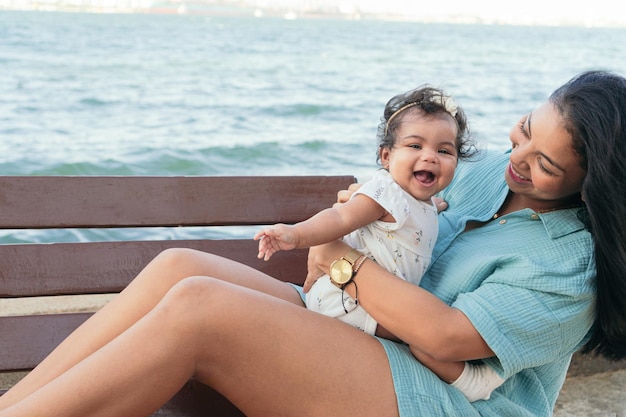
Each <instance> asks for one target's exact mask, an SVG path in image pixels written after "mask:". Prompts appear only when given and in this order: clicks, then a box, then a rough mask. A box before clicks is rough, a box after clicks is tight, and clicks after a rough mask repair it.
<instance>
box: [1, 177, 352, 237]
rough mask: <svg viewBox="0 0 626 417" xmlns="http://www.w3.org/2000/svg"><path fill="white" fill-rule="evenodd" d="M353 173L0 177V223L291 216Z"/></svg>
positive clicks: (302, 213)
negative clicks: (229, 175) (237, 175)
mask: <svg viewBox="0 0 626 417" xmlns="http://www.w3.org/2000/svg"><path fill="white" fill-rule="evenodd" d="M353 182H354V177H352V176H328V177H327V176H306V177H305V176H302V177H286V176H285V177H72V176H42V177H37V176H28V177H24V176H15V177H7V176H4V177H0V228H4V229H38V228H66V227H73V228H86V227H137V226H179V225H189V226H192V225H193V226H204V225H233V224H236V225H243V224H268V223H276V222H282V223H291V222H296V221H299V220H301V219H302V218H303V217H304V218H306V217H310V216H311V215H313V214H314V213H316V212H317V211H319V210H321V209H323V208H326V207H329V206H330V205H332V204H333V203H334V202H335V201H336V196H337V194H336V193H337V191H338V190H340V189H344V188H346V187H347V186H348V185H349V184H351V183H353Z"/></svg>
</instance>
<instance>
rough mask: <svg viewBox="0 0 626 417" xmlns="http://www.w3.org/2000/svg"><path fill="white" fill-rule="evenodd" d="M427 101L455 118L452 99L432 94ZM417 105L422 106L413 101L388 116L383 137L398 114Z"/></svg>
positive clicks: (455, 107)
mask: <svg viewBox="0 0 626 417" xmlns="http://www.w3.org/2000/svg"><path fill="white" fill-rule="evenodd" d="M428 101H429V102H431V103H438V104H441V105H442V106H443V107H444V108H445V109H446V111H447V112H448V113H450V115H451V116H452V118H456V113H457V110H458V106H457V105H456V103H455V102H454V100H453V99H452V97H450V96H446V95H444V94H439V93H437V94H433V95H432V96H431V97H430V98H429V99H428ZM418 104H422V101H414V102H412V103H409V104H405V105H404V106H402V107H400V108H399V109H398V110H396V111H395V112H393V114H392V115H391V116H389V119H387V123H386V124H385V136H387V130H388V129H389V124H390V123H391V121H392V120H393V119H394V118H395V117H396V116H397V115H398V114H400V113H402V112H403V111H405V110H406V109H408V108H409V107H413V106H417V105H418Z"/></svg>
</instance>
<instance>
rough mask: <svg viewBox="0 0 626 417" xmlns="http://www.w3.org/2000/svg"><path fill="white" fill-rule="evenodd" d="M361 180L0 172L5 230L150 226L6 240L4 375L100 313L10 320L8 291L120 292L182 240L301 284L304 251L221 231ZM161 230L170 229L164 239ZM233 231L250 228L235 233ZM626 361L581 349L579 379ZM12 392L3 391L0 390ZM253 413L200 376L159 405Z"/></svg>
mask: <svg viewBox="0 0 626 417" xmlns="http://www.w3.org/2000/svg"><path fill="white" fill-rule="evenodd" d="M354 181H355V178H354V177H352V176H330V177H329V176H310V177H305V176H302V177H54V176H53V177H34V176H33V177H19V176H4V177H2V176H0V229H27V230H31V229H32V230H37V229H63V230H66V229H68V230H73V229H89V230H91V229H95V230H96V231H98V232H102V231H103V230H104V229H110V228H123V230H127V229H126V228H139V229H137V230H138V232H137V233H134V234H132V236H133V239H132V240H124V241H119V240H118V241H112V240H110V239H109V240H107V241H91V242H63V243H48V242H46V243H31V242H29V243H4V244H0V374H1V373H13V372H15V371H28V370H30V369H32V368H33V367H34V366H36V365H37V363H39V362H40V361H41V360H42V359H43V358H44V357H45V356H46V355H47V354H48V353H49V352H50V351H51V350H52V349H53V348H54V347H55V346H56V345H57V344H58V343H59V342H60V341H61V340H63V339H64V338H65V337H66V336H67V335H68V334H69V333H70V332H71V331H72V330H73V329H75V328H76V327H77V326H78V325H79V324H80V323H82V322H83V321H84V320H86V319H87V318H88V317H89V315H90V314H91V313H84V312H67V313H63V314H45V315H44V314H42V315H22V316H11V317H2V316H4V314H2V313H3V312H2V310H1V308H2V304H1V302H2V301H3V300H2V299H21V300H24V299H28V298H31V297H42V296H58V295H70V296H74V295H84V294H108V293H116V292H119V291H120V290H122V289H123V288H124V287H125V286H126V285H127V284H128V283H129V282H130V280H131V279H132V278H133V277H134V276H135V275H136V274H137V273H138V272H139V271H140V270H141V269H142V268H143V266H144V265H145V264H146V263H147V262H148V261H149V260H150V259H152V258H153V257H154V256H156V255H157V254H158V253H159V252H161V251H162V250H164V249H166V248H171V247H190V248H196V249H200V250H204V251H208V252H212V253H216V254H219V255H223V256H226V257H229V258H232V259H236V260H238V261H240V262H244V263H246V264H249V265H251V266H253V267H255V268H258V269H260V270H262V271H264V272H266V273H268V274H270V275H272V276H274V277H276V278H279V279H281V280H284V281H292V282H298V283H301V282H302V280H303V278H304V276H305V271H306V251H305V250H298V251H289V252H279V253H277V254H276V255H274V256H273V257H272V259H271V261H270V262H263V261H260V260H258V259H257V258H256V253H257V242H254V241H253V240H252V239H251V237H252V235H253V232H252V231H250V232H249V233H248V232H246V231H244V232H242V233H229V232H228V231H224V230H221V231H219V233H218V232H215V230H214V226H226V227H227V226H251V225H252V226H253V225H263V224H273V223H276V222H283V223H292V222H297V221H300V220H303V219H306V218H308V217H310V216H311V215H313V214H314V213H316V212H317V211H319V210H321V209H323V208H325V207H328V206H330V205H332V204H333V203H334V202H335V199H336V192H337V191H338V190H340V189H345V188H346V187H347V186H348V185H349V184H351V183H353V182H354ZM162 228H165V229H162ZM169 228H174V229H169ZM187 230H191V232H190V233H189V234H190V235H193V237H192V238H185V239H182V240H181V239H176V240H168V239H167V237H169V236H171V235H172V234H175V233H173V232H172V231H176V232H181V231H183V232H184V231H187ZM104 231H105V232H107V231H108V230H104ZM46 233H49V232H46ZM159 234H161V235H163V236H165V238H162V239H154V238H153V237H154V236H155V235H159ZM179 234H180V233H179ZM183 234H184V233H183ZM105 235H108V234H105ZM233 235H240V236H242V237H241V238H230V237H228V238H224V236H233ZM81 236H82V235H81ZM137 236H139V237H141V236H147V237H149V238H150V239H151V240H140V239H139V238H138V237H137ZM196 236H197V238H196ZM211 236H214V237H213V238H211ZM4 241H6V239H4ZM624 367H626V361H621V362H619V363H610V362H608V361H604V360H601V359H594V360H591V359H589V358H584V357H582V356H579V355H576V356H575V357H574V361H573V362H572V367H571V368H570V376H575V375H587V374H591V373H595V372H599V371H604V370H607V369H615V368H624ZM5 391H6V390H0V394H2V393H3V392H5ZM242 415H243V414H242V413H241V412H240V411H239V410H237V409H236V408H235V407H234V406H233V405H232V404H230V403H229V402H228V401H227V400H226V399H224V398H223V397H222V396H220V395H219V394H218V393H216V392H215V391H213V390H211V389H210V388H208V387H206V386H204V385H202V384H200V383H198V382H196V381H190V382H189V383H188V384H187V385H186V386H185V387H184V388H183V389H182V390H181V391H180V392H179V393H178V394H177V395H176V396H175V397H174V398H173V399H172V400H171V401H170V402H169V403H168V404H166V405H165V406H164V407H163V408H161V409H160V410H159V411H157V412H156V413H155V414H154V416H162V417H166V416H169V417H175V416H181V417H182V416H185V417H195V416H204V417H207V416H220V417H231V416H233V417H234V416H242Z"/></svg>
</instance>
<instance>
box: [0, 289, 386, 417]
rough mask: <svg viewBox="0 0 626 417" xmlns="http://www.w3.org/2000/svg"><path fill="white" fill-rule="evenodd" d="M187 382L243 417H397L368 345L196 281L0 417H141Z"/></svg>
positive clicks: (333, 323)
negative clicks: (203, 386) (208, 389)
mask: <svg viewBox="0 0 626 417" xmlns="http://www.w3.org/2000/svg"><path fill="white" fill-rule="evenodd" d="M192 376H195V377H196V378H198V379H199V380H201V381H203V382H205V383H207V384H208V385H210V386H212V387H214V388H215V389H216V390H218V391H220V392H221V393H223V394H224V395H225V396H226V397H227V398H229V399H230V400H231V401H232V402H233V403H234V404H235V405H237V406H238V407H239V408H240V409H241V410H242V411H243V412H244V413H246V415H247V416H249V417H254V416H259V417H267V416H272V417H281V416H299V417H300V416H302V417H306V416H324V417H327V416H330V415H342V416H343V415H346V416H362V417H368V416H372V417H387V416H389V417H392V416H397V415H398V411H397V406H396V399H395V393H394V390H393V382H392V379H391V375H390V370H389V365H388V361H387V357H386V355H385V353H384V350H383V348H382V346H381V345H380V343H379V342H378V341H377V340H376V339H374V338H372V337H371V336H368V335H366V334H364V333H362V332H360V331H359V330H356V329H353V328H352V327H350V326H348V325H346V324H344V323H341V322H340V321H338V320H334V319H331V318H328V317H325V316H322V315H319V314H315V313H312V312H310V311H308V310H306V309H303V308H298V307H297V306H295V305H294V304H293V303H290V302H286V301H284V300H281V299H279V298H276V297H273V296H269V295H267V294H263V293H261V292H259V291H253V290H249V289H246V288H243V287H241V286H238V285H232V284H230V283H226V282H223V281H220V280H216V279H212V278H206V277H194V278H190V279H186V280H184V281H183V282H181V283H180V284H178V285H176V286H175V287H174V288H173V289H172V291H170V292H169V293H168V295H167V296H166V297H165V298H164V299H163V301H162V302H161V303H160V304H159V305H158V306H157V307H156V308H155V309H153V311H151V312H150V313H149V314H147V315H146V316H145V317H144V318H143V319H141V320H140V321H138V322H137V323H136V324H135V325H133V326H132V327H130V328H129V329H128V330H127V331H125V332H124V333H122V334H121V335H120V336H119V337H117V338H115V339H114V340H113V341H112V342H111V343H109V344H107V345H106V346H104V347H103V348H102V349H100V350H99V351H97V352H96V353H94V354H93V355H90V356H89V357H88V358H86V359H85V360H84V361H82V362H81V363H79V364H78V365H76V366H75V367H73V368H72V369H71V370H69V371H68V372H66V373H64V374H63V375H62V376H60V377H58V378H56V379H54V380H53V381H51V382H50V383H49V384H47V385H46V386H44V387H43V388H41V389H40V390H38V391H36V392H35V393H33V394H32V395H30V396H29V397H27V398H26V399H25V400H23V401H20V402H18V403H17V404H15V405H13V406H12V407H10V408H8V409H6V410H4V411H0V417H5V416H7V417H8V416H11V417H21V416H27V417H40V416H41V417H44V416H61V415H62V416H64V417H85V416H90V417H91V416H93V417H100V416H147V415H149V414H150V413H151V412H152V411H154V410H155V409H157V408H158V407H159V406H160V405H161V404H162V403H164V402H165V401H167V400H168V399H169V398H170V397H171V396H172V395H174V394H175V393H176V392H177V391H178V389H180V387H181V386H182V385H183V384H184V383H185V382H186V381H187V379H188V378H190V377H192Z"/></svg>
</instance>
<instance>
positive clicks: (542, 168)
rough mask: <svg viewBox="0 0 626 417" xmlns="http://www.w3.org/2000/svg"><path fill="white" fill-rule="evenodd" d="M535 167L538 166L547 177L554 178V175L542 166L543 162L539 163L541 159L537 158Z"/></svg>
mask: <svg viewBox="0 0 626 417" xmlns="http://www.w3.org/2000/svg"><path fill="white" fill-rule="evenodd" d="M537 165H539V168H540V169H541V170H542V171H543V172H545V173H546V174H547V175H550V176H552V177H553V176H555V175H556V174H555V173H554V172H552V171H550V170H549V169H548V168H546V166H545V165H544V164H543V162H541V158H537Z"/></svg>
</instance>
